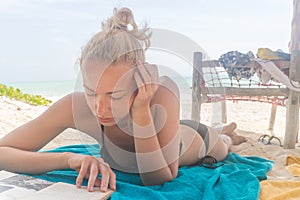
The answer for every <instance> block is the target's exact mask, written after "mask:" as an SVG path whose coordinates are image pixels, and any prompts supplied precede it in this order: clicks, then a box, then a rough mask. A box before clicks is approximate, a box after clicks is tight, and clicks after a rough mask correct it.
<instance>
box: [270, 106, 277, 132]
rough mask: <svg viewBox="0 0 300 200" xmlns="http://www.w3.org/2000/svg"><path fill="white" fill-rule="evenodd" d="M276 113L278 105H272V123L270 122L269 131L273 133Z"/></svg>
mask: <svg viewBox="0 0 300 200" xmlns="http://www.w3.org/2000/svg"><path fill="white" fill-rule="evenodd" d="M276 111H277V105H276V104H272V108H271V115H270V122H269V128H268V130H269V131H270V132H271V133H273V130H274V124H275V118H276Z"/></svg>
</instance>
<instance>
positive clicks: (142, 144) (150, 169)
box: [131, 108, 174, 185]
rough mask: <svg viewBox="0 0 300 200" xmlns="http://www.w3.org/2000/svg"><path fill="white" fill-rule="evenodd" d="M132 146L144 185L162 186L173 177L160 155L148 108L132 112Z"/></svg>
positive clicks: (161, 154)
mask: <svg viewBox="0 0 300 200" xmlns="http://www.w3.org/2000/svg"><path fill="white" fill-rule="evenodd" d="M131 114H132V118H133V132H134V144H135V151H136V155H137V163H138V167H139V171H140V173H141V178H142V180H143V183H144V184H145V185H154V184H162V183H164V182H166V181H170V180H171V179H172V178H173V177H174V176H173V175H172V171H171V169H170V168H169V164H170V163H168V162H167V159H166V158H165V157H164V154H163V153H162V150H161V146H160V143H159V140H158V137H157V130H156V129H155V126H154V124H153V120H152V116H151V112H150V109H149V108H145V109H144V110H139V111H138V112H134V111H132V113H131Z"/></svg>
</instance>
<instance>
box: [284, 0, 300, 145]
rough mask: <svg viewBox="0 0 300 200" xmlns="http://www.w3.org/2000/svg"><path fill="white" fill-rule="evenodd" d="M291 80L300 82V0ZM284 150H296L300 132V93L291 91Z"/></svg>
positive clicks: (295, 4) (294, 23)
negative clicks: (299, 132)
mask: <svg viewBox="0 0 300 200" xmlns="http://www.w3.org/2000/svg"><path fill="white" fill-rule="evenodd" d="M290 53H291V66H290V74H289V75H290V79H291V80H293V81H298V82H300V0H294V2H293V19H292V32H291V41H290ZM285 124H286V128H285V136H284V144H283V148H285V149H294V148H295V144H296V141H297V137H298V131H299V92H295V91H292V90H290V92H289V101H288V107H287V114H286V123H285Z"/></svg>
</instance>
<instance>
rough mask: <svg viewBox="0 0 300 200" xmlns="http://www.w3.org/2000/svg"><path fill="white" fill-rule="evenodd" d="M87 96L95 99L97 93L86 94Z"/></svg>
mask: <svg viewBox="0 0 300 200" xmlns="http://www.w3.org/2000/svg"><path fill="white" fill-rule="evenodd" d="M86 95H87V96H89V97H95V96H96V94H95V93H86Z"/></svg>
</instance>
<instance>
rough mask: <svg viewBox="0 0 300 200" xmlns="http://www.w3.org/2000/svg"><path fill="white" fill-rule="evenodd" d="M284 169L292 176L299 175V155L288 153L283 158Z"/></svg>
mask: <svg viewBox="0 0 300 200" xmlns="http://www.w3.org/2000/svg"><path fill="white" fill-rule="evenodd" d="M285 164H286V167H285V169H286V170H287V171H288V172H290V173H291V174H293V175H294V176H300V157H297V156H293V155H289V156H287V157H286V159H285Z"/></svg>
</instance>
